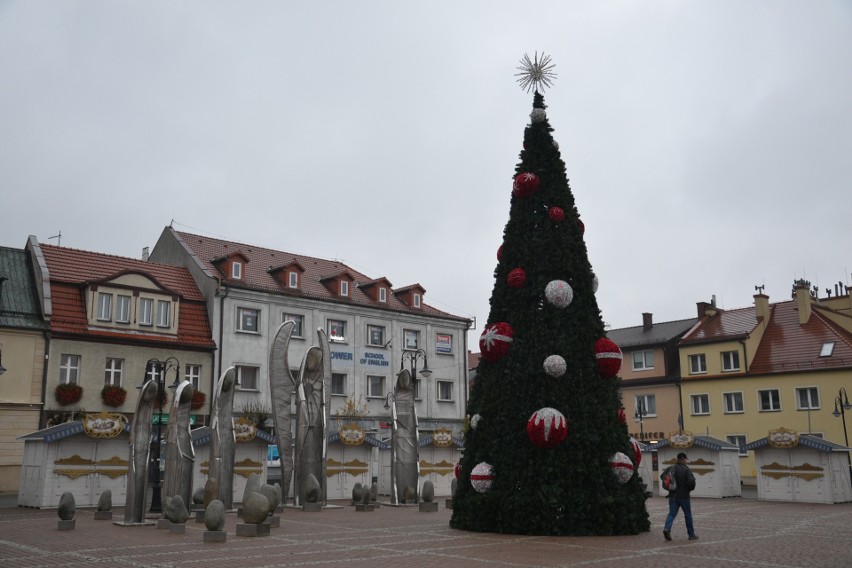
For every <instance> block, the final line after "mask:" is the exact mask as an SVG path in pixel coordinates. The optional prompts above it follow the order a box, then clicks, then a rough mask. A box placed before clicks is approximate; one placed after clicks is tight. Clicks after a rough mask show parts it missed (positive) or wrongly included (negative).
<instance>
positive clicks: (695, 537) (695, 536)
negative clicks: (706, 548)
mask: <svg viewBox="0 0 852 568" xmlns="http://www.w3.org/2000/svg"><path fill="white" fill-rule="evenodd" d="M689 540H698V535H695V534H694V535H692V536H690V537H689Z"/></svg>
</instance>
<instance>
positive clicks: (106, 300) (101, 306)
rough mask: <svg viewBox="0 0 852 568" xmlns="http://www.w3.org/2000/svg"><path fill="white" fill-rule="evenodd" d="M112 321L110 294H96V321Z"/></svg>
mask: <svg viewBox="0 0 852 568" xmlns="http://www.w3.org/2000/svg"><path fill="white" fill-rule="evenodd" d="M110 320H112V294H106V293H104V292H99V293H98V321H110Z"/></svg>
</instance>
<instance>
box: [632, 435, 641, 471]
mask: <svg viewBox="0 0 852 568" xmlns="http://www.w3.org/2000/svg"><path fill="white" fill-rule="evenodd" d="M630 449H632V450H633V463H634V464H636V467H639V464H641V463H642V445H641V444H640V443H639V440H637V439H636V438H634V437H632V436H631V437H630Z"/></svg>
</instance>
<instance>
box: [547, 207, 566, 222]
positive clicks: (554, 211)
mask: <svg viewBox="0 0 852 568" xmlns="http://www.w3.org/2000/svg"><path fill="white" fill-rule="evenodd" d="M547 214H548V215H550V218H551V219H552V220H554V221H556V222H557V223H558V222H559V221H561V220H563V219H564V218H565V210H564V209H562V208H561V207H551V208H550V209H548V210H547Z"/></svg>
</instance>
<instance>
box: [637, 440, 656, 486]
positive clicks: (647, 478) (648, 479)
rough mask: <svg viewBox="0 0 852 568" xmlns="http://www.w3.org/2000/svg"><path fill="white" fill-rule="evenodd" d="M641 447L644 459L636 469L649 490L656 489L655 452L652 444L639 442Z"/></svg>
mask: <svg viewBox="0 0 852 568" xmlns="http://www.w3.org/2000/svg"><path fill="white" fill-rule="evenodd" d="M638 444H639V449H640V450H641V455H642V461H641V462H639V467H637V468H636V471H637V472H638V474H639V477H640V478H641V479H642V482H643V483H644V484H645V487H646V489H647V490H648V491H651V492H653V491H654V454H653V452H652V451H651V450H652V448H651V446H650V445H648V444H645V443H643V442H638Z"/></svg>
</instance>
